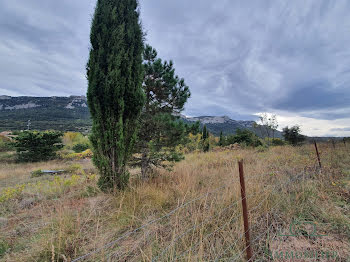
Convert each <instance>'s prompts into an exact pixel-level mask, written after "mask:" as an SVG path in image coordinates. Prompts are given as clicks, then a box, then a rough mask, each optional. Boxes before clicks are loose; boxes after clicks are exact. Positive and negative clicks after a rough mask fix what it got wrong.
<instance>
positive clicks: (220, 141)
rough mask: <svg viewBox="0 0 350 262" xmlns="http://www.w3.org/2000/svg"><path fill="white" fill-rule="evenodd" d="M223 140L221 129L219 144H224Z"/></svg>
mask: <svg viewBox="0 0 350 262" xmlns="http://www.w3.org/2000/svg"><path fill="white" fill-rule="evenodd" d="M224 144H225V141H224V134H223V133H222V131H221V132H220V139H219V146H224Z"/></svg>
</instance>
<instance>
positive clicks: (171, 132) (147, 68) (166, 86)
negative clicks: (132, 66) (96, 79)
mask: <svg viewBox="0 0 350 262" xmlns="http://www.w3.org/2000/svg"><path fill="white" fill-rule="evenodd" d="M143 66H144V72H145V75H144V83H143V89H144V93H145V96H146V103H145V106H144V108H143V111H142V115H141V121H140V124H141V128H140V132H139V140H138V143H137V152H141V158H139V159H134V162H133V164H134V165H140V166H141V173H142V176H143V178H146V177H147V176H148V175H149V174H150V171H151V168H152V167H154V166H164V163H165V162H164V161H168V162H173V161H176V160H180V159H182V156H181V155H179V154H177V153H176V151H175V147H176V146H177V145H179V144H181V143H183V142H184V139H185V135H186V126H185V124H184V123H183V122H182V121H179V118H178V117H176V115H179V114H180V112H181V111H183V109H184V105H185V103H186V102H187V99H188V98H189V97H190V91H189V88H188V86H187V85H186V84H185V81H184V79H180V78H179V77H178V76H177V75H175V69H174V67H173V62H172V61H170V62H167V61H165V62H163V61H162V60H161V59H160V58H157V51H156V50H155V49H153V48H152V47H151V46H149V45H146V47H145V51H144V64H143Z"/></svg>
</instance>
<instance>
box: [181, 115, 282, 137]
mask: <svg viewBox="0 0 350 262" xmlns="http://www.w3.org/2000/svg"><path fill="white" fill-rule="evenodd" d="M181 118H182V119H183V120H184V121H185V122H186V123H194V122H196V121H199V122H200V123H201V126H204V125H206V126H207V128H208V130H209V131H210V132H211V133H212V134H214V135H217V136H218V135H220V132H221V131H222V132H223V133H224V134H225V135H229V134H234V133H235V132H236V130H237V129H249V130H251V131H253V132H254V133H255V134H257V135H258V136H261V137H263V136H264V134H263V131H262V129H261V127H260V126H257V125H256V122H254V121H242V120H233V119H231V118H229V117H228V116H200V117H186V116H183V115H182V116H181ZM275 137H277V138H281V137H282V133H281V132H280V131H277V130H276V131H275Z"/></svg>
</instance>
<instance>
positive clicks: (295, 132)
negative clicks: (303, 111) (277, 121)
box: [283, 126, 306, 146]
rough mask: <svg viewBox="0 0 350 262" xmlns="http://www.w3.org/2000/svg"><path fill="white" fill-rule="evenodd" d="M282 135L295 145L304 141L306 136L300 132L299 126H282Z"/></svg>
mask: <svg viewBox="0 0 350 262" xmlns="http://www.w3.org/2000/svg"><path fill="white" fill-rule="evenodd" d="M283 137H284V139H285V140H286V141H287V142H288V143H289V144H291V145H293V146H296V145H299V144H301V143H302V142H304V141H305V139H306V137H305V136H303V135H302V134H300V127H299V126H293V127H291V128H289V127H288V126H287V127H285V128H283Z"/></svg>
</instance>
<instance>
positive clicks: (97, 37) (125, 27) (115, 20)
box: [87, 0, 144, 190]
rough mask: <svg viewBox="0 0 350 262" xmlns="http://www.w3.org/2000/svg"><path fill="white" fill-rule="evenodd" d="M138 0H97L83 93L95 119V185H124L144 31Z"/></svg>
mask: <svg viewBox="0 0 350 262" xmlns="http://www.w3.org/2000/svg"><path fill="white" fill-rule="evenodd" d="M137 8H138V3H137V1H136V0H113V1H111V0H99V1H98V2H97V6H96V9H95V15H94V18H93V22H92V27H91V35H90V41H91V51H90V58H89V62H88V64H87V77H88V82H89V87H88V92H87V99H88V105H89V109H90V113H91V117H92V120H93V126H92V134H91V136H90V141H91V144H92V147H93V152H94V157H93V161H94V164H95V165H96V166H97V168H98V169H99V171H100V174H101V176H100V180H99V186H100V188H101V189H103V190H106V189H109V188H113V187H116V188H119V189H123V188H124V187H125V186H126V185H127V183H128V181H129V173H128V172H127V170H126V164H127V162H128V160H129V158H130V155H131V153H132V149H133V146H134V143H135V140H136V132H137V125H138V119H139V116H140V112H141V110H142V107H143V105H144V94H143V92H142V78H143V71H142V52H143V33H142V30H141V25H140V23H139V13H138V11H137Z"/></svg>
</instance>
